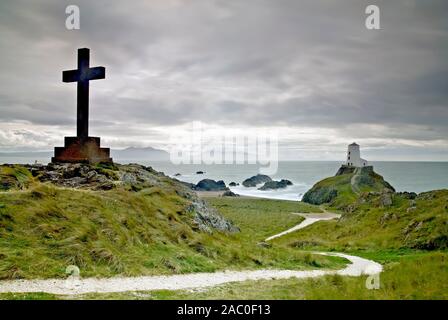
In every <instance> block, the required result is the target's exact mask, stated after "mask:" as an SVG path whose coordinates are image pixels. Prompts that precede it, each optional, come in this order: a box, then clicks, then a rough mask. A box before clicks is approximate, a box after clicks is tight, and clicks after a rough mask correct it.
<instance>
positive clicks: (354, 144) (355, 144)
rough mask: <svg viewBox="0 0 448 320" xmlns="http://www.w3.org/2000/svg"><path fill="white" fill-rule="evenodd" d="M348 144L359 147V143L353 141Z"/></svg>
mask: <svg viewBox="0 0 448 320" xmlns="http://www.w3.org/2000/svg"><path fill="white" fill-rule="evenodd" d="M350 146H358V147H359V144H357V143H356V142H353V143H352V144H350Z"/></svg>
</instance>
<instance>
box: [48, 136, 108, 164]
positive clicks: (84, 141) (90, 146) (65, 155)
mask: <svg viewBox="0 0 448 320" xmlns="http://www.w3.org/2000/svg"><path fill="white" fill-rule="evenodd" d="M51 162H53V163H55V162H84V163H98V162H112V158H111V157H110V149H109V148H101V147H100V138H98V137H87V138H78V137H65V146H64V147H55V148H54V157H53V158H51Z"/></svg>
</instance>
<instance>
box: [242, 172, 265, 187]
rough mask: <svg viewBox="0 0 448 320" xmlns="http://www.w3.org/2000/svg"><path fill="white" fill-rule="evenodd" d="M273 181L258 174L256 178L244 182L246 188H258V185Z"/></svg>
mask: <svg viewBox="0 0 448 320" xmlns="http://www.w3.org/2000/svg"><path fill="white" fill-rule="evenodd" d="M268 181H272V179H271V178H270V177H269V176H267V175H264V174H257V175H256V176H253V177H250V178H248V179H246V180H244V181H243V186H245V187H256V186H257V185H258V184H262V183H266V182H268Z"/></svg>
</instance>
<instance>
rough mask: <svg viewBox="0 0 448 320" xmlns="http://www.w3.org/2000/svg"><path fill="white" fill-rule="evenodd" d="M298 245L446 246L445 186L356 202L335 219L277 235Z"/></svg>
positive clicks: (336, 247)
mask: <svg viewBox="0 0 448 320" xmlns="http://www.w3.org/2000/svg"><path fill="white" fill-rule="evenodd" d="M275 241H278V242H279V243H282V244H287V243H288V244H289V245H291V246H296V247H300V248H304V247H307V248H313V249H316V248H325V249H330V250H344V251H352V250H359V249H363V250H377V249H388V248H389V249H390V248H395V249H397V248H415V249H434V248H439V249H446V248H447V246H448V190H440V191H432V192H430V193H425V194H421V195H420V196H419V197H417V199H416V200H415V207H410V200H408V199H405V198H403V197H401V196H399V195H396V196H395V197H394V199H393V205H392V206H390V207H382V206H379V205H376V204H375V200H373V201H372V202H366V203H359V204H357V205H356V206H354V209H353V212H351V213H343V218H342V219H341V220H339V221H321V222H318V223H316V224H314V225H311V226H310V227H308V228H306V229H304V230H301V231H300V232H295V233H292V234H289V235H286V236H284V237H282V238H280V239H277V240H275Z"/></svg>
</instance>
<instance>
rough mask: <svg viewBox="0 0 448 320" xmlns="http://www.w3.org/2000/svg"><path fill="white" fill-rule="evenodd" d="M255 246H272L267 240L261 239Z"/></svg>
mask: <svg viewBox="0 0 448 320" xmlns="http://www.w3.org/2000/svg"><path fill="white" fill-rule="evenodd" d="M257 246H259V247H262V248H267V249H268V248H272V244H270V243H269V242H266V241H261V242H258V243H257Z"/></svg>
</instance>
